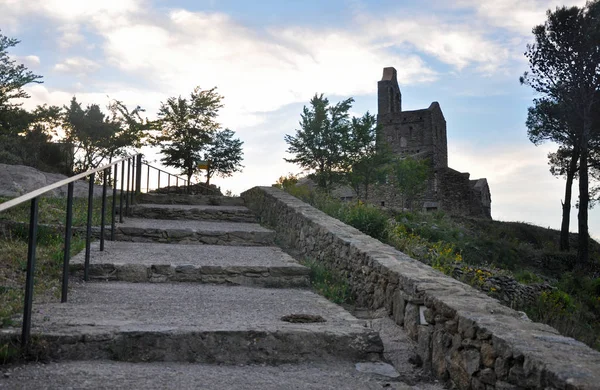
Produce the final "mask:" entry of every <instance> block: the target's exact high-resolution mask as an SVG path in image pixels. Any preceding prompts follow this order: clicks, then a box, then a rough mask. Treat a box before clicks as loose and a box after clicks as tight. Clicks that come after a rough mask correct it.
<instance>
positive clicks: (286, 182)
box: [273, 173, 298, 191]
mask: <svg viewBox="0 0 600 390" xmlns="http://www.w3.org/2000/svg"><path fill="white" fill-rule="evenodd" d="M296 184H298V176H297V175H294V174H293V173H288V175H287V176H279V179H277V181H276V182H275V184H273V187H276V188H279V189H280V190H284V191H286V190H287V189H289V188H291V187H294V186H295V185H296Z"/></svg>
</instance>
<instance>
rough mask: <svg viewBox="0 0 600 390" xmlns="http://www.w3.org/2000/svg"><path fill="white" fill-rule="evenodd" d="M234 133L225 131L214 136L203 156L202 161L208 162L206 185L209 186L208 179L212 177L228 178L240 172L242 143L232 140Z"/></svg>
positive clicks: (235, 139)
mask: <svg viewBox="0 0 600 390" xmlns="http://www.w3.org/2000/svg"><path fill="white" fill-rule="evenodd" d="M234 135H235V132H233V131H231V130H229V129H225V130H223V131H218V132H217V133H216V134H214V136H213V139H212V141H211V143H210V146H209V147H208V150H207V151H206V153H205V154H204V160H206V161H208V169H207V170H206V184H207V185H208V184H210V178H211V177H213V176H214V175H217V176H221V177H229V176H231V175H233V173H234V172H239V171H241V170H242V168H243V165H242V164H241V162H242V159H243V152H242V145H243V142H242V141H240V140H239V139H237V138H233V136H234Z"/></svg>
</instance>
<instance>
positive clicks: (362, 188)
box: [346, 112, 391, 200]
mask: <svg viewBox="0 0 600 390" xmlns="http://www.w3.org/2000/svg"><path fill="white" fill-rule="evenodd" d="M376 140H377V118H376V117H375V116H373V115H371V114H369V112H367V113H366V114H365V115H364V116H363V117H362V118H352V126H351V135H350V142H349V150H350V153H348V154H349V161H350V168H349V170H348V172H347V174H346V179H347V182H348V184H349V185H350V186H351V187H352V189H353V190H354V192H356V195H357V196H358V198H359V199H363V200H367V199H368V198H369V189H370V186H371V185H373V184H375V183H378V182H383V181H385V178H386V176H387V164H388V163H389V162H390V161H391V153H390V152H389V149H388V148H387V147H386V146H385V145H384V146H381V145H380V147H379V148H378V147H377V145H376Z"/></svg>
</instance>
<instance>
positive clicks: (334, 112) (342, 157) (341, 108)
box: [284, 94, 354, 189]
mask: <svg viewBox="0 0 600 390" xmlns="http://www.w3.org/2000/svg"><path fill="white" fill-rule="evenodd" d="M352 102H354V99H352V98H349V99H346V100H343V101H341V102H339V103H337V104H336V105H334V106H330V105H329V100H328V99H327V98H325V97H323V94H321V95H316V94H315V96H314V97H313V98H312V99H311V101H310V105H311V107H310V108H309V107H306V106H304V108H303V110H302V114H301V115H300V117H301V120H300V123H299V124H300V129H297V130H296V135H295V136H291V135H287V134H286V135H285V137H284V140H285V142H286V143H287V144H288V145H289V147H288V149H287V152H288V153H291V154H294V155H295V156H294V158H290V159H287V158H286V159H284V160H285V161H287V162H291V163H295V164H299V165H300V166H301V167H303V168H305V169H312V170H314V171H315V178H316V181H317V185H318V186H319V187H321V188H323V189H330V188H331V185H332V184H333V183H334V182H335V181H336V180H337V179H338V178H339V176H340V173H341V172H342V171H343V170H344V169H347V167H348V158H347V157H348V143H349V136H350V129H351V122H350V119H349V115H348V111H349V110H350V108H351V107H352Z"/></svg>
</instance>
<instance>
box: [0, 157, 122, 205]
mask: <svg viewBox="0 0 600 390" xmlns="http://www.w3.org/2000/svg"><path fill="white" fill-rule="evenodd" d="M66 178H67V176H65V175H61V174H58V173H47V172H42V171H39V170H37V169H35V168H32V167H28V166H25V165H8V164H0V196H3V197H8V198H15V197H18V196H21V195H25V194H27V193H28V192H31V191H34V190H37V189H38V188H42V187H45V186H47V185H50V184H52V183H56V182H58V181H61V180H64V179H66ZM88 187H89V186H88V183H87V182H86V181H84V180H78V181H76V182H75V187H74V188H73V195H74V196H75V197H86V196H87V195H88ZM110 191H112V190H110ZM110 191H109V193H108V195H110V194H111V192H110ZM45 196H51V197H62V196H67V186H66V185H65V186H63V187H60V188H56V189H54V190H52V191H50V192H48V193H46V195H45ZM94 196H102V186H99V185H96V186H94Z"/></svg>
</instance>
